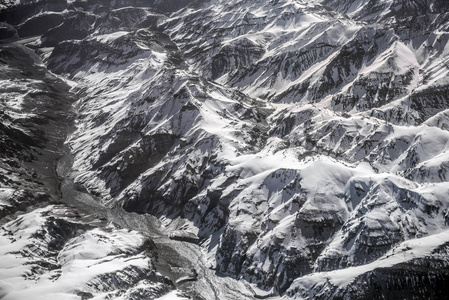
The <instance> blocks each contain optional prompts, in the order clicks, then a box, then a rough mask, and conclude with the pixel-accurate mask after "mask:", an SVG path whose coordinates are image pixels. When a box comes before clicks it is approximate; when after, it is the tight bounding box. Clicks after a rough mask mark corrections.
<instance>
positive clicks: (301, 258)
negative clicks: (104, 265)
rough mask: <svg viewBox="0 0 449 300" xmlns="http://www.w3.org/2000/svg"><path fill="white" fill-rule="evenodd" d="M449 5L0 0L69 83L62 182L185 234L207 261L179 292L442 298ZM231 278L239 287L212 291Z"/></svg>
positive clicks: (355, 0)
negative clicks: (70, 115) (70, 108)
mask: <svg viewBox="0 0 449 300" xmlns="http://www.w3.org/2000/svg"><path fill="white" fill-rule="evenodd" d="M448 9H449V7H448V6H447V4H446V3H445V2H444V1H439V0H431V1H420V0H414V1H408V2H404V1H396V0H385V1H367V0H366V1H362V0H344V1H340V0H315V1H300V0H296V1H295V0H282V1H259V0H239V1H222V0H210V1H156V0H155V1H138V0H129V1H111V2H109V1H106V2H101V1H96V2H93V1H67V2H66V1H34V2H33V3H31V2H28V3H22V2H20V1H10V2H7V3H6V4H4V5H3V8H2V10H1V12H0V17H1V21H3V22H4V23H2V27H1V29H2V30H1V31H0V33H1V34H2V37H4V38H5V39H4V42H5V43H6V44H5V45H12V41H14V40H17V39H19V40H21V41H22V43H23V44H26V46H27V47H28V48H31V49H33V50H34V52H36V53H37V54H39V55H40V58H41V59H42V60H43V63H44V64H45V66H46V67H47V68H48V69H49V70H51V71H52V72H54V73H56V74H59V75H60V76H63V77H65V78H67V79H69V80H70V82H71V84H72V89H71V91H70V92H71V93H73V95H76V97H77V98H78V100H77V101H76V102H75V104H74V107H75V114H76V116H75V120H74V128H73V131H72V132H71V134H70V135H69V136H68V138H67V141H66V145H67V154H66V157H65V159H64V160H63V162H64V163H63V167H61V169H64V172H63V173H64V175H65V176H64V180H63V182H62V187H63V188H62V191H63V199H64V198H65V199H68V198H76V199H81V198H83V199H84V198H86V199H89V200H86V201H87V202H88V203H90V204H89V205H92V207H95V208H96V209H97V210H101V208H100V207H105V208H106V209H110V210H112V211H114V212H115V211H119V215H120V216H126V217H124V218H125V219H126V220H127V221H126V222H118V221H117V217H116V216H115V220H114V218H113V220H112V221H116V222H118V223H119V224H120V225H121V226H125V227H131V228H132V229H137V230H140V231H143V232H145V231H148V230H151V229H149V228H148V227H145V226H142V227H139V225H138V223H139V222H141V221H142V220H143V219H141V218H142V217H137V215H133V214H132V212H138V213H141V214H149V215H152V216H155V217H157V218H158V219H159V220H160V221H161V222H162V226H163V227H164V228H165V229H164V231H171V237H172V238H173V239H181V240H187V241H190V242H192V241H193V242H199V244H200V247H201V249H202V250H201V251H202V255H200V257H201V259H200V260H198V262H199V261H201V266H203V267H204V265H208V266H209V267H210V268H211V269H210V270H207V268H203V267H201V268H200V269H201V270H202V271H201V272H203V273H201V274H200V276H199V277H200V279H199V281H198V282H197V283H193V284H192V286H193V287H200V286H202V285H203V284H205V286H209V287H210V286H214V288H205V289H204V292H201V289H199V292H198V293H197V294H192V293H190V294H189V293H187V295H186V296H189V295H190V297H193V298H195V297H196V298H200V297H203V298H210V297H215V298H216V299H222V298H223V297H225V298H226V299H231V298H234V297H235V299H239V297H240V298H242V297H249V298H251V297H273V298H280V297H283V298H286V299H288V298H298V299H303V298H306V299H307V298H310V299H315V298H319V299H334V298H335V299H340V298H342V299H353V298H361V299H362V298H370V299H371V298H379V299H380V298H383V297H387V298H388V297H393V295H394V297H396V296H398V297H399V296H400V297H405V298H409V297H410V298H413V297H415V298H417V299H418V298H429V297H434V298H442V297H443V295H444V294H445V292H446V291H445V289H446V288H445V286H446V285H444V284H442V283H445V282H447V279H448V259H449V258H448V256H447V249H446V248H447V242H448V241H449V236H448V234H447V232H448V231H447V228H446V226H447V224H448V211H449V202H448V201H447V199H448V195H449V186H448V184H447V176H448V174H447V172H448V166H449V164H448V160H449V159H448V158H449V156H448V155H449V154H448V153H449V152H447V150H448V148H449V132H448V128H449V123H448V121H447V116H448V102H447V101H448V100H447V99H448V90H447V89H448V82H447V73H448V71H449V69H448V67H447V64H446V61H447V57H448V52H447V51H448V50H447V48H448V40H449V39H448V32H447V27H448V26H449V23H448V21H449V20H448V16H449V14H448ZM15 44H17V43H16V42H15ZM5 47H12V46H5ZM20 49H24V48H23V47H22V48H20ZM25 49H26V48H25ZM15 51H19V49H17V50H14V51H13V52H15ZM21 51H25V50H21ZM26 51H30V50H26ZM36 59H38V58H36ZM8 63H9V62H8ZM11 77H12V78H20V76H19V75H17V74H13V75H11ZM20 89H22V90H25V91H26V90H29V89H30V87H29V86H26V85H20ZM66 92H67V91H66ZM24 93H26V92H20V91H19V92H17V93H16V94H14V95H11V96H10V97H9V98H8V99H13V100H7V101H10V102H11V101H16V99H18V97H19V96H18V94H24ZM29 93H31V92H29ZM70 95H72V94H70ZM10 102H8V104H5V107H10V106H12V105H11V104H9V103H10ZM11 103H12V102H11ZM17 111H18V113H23V112H26V110H24V109H23V108H17ZM62 111H64V109H63V110H62ZM11 118H12V117H11ZM16 119H17V120H18V119H20V118H19V117H17V116H14V117H13V120H16ZM3 120H7V119H2V126H3V127H5V126H6V127H7V126H9V125H8V124H9V123H7V121H3ZM29 122H31V120H25V121H24V122H23V124H29ZM50 127H52V128H53V127H54V126H50ZM2 130H3V129H2ZM21 131H23V130H22V129H21ZM29 135H31V136H35V135H36V134H35V133H32V134H29ZM6 136H9V137H10V136H11V134H10V133H8V132H7V133H6ZM59 138H61V137H60V136H59ZM50 140H52V139H50ZM60 142H61V141H59V143H60ZM7 144H8V145H10V144H9V143H5V145H7ZM11 145H13V146H11V149H16V148H17V147H19V146H18V145H16V144H11ZM23 145H24V143H23V142H22V143H21V144H20V146H21V147H22V146H23ZM8 147H9V146H8ZM23 147H25V146H23ZM40 147H41V148H43V149H47V148H48V147H49V146H46V145H41V146H40ZM5 149H6V148H5ZM56 149H60V147H59V146H57V147H56V148H55V150H54V151H56ZM11 152H14V151H12V150H11ZM24 153H27V152H26V151H25V152H24ZM11 155H12V154H11ZM27 159H29V160H31V159H32V158H31V157H30V158H27V157H25V156H24V157H17V158H16V160H17V161H26V160H27ZM55 159H56V158H52V160H53V161H54V160H55ZM18 178H22V179H20V180H23V178H26V177H23V176H22V177H21V176H18ZM80 195H85V196H80ZM25 198H26V197H25ZM66 201H67V200H66ZM81 202H82V201H81ZM77 203H79V202H77ZM78 205H79V204H78ZM10 206H12V207H15V205H13V204H11V205H10ZM122 208H123V209H124V210H125V211H128V212H129V213H126V212H124V211H122V210H121V209H122ZM10 213H11V212H8V213H7V214H10ZM39 213H40V212H39ZM36 214H38V211H36ZM129 218H135V221H131V222H130V221H129ZM144 222H145V221H144ZM8 226H11V225H8ZM5 228H6V227H5ZM114 230H118V231H119V229H114ZM136 234H137V233H136ZM111 243H112V244H113V242H111ZM164 243H165V242H164ZM180 245H183V247H185V249H189V247H194V246H192V245H189V244H186V243H185V242H181V244H180ZM136 247H137V249H140V248H139V246H138V245H136ZM170 247H171V246H169V248H170ZM195 247H196V246H195ZM192 249H197V248H192ZM197 250H198V249H197ZM197 250H192V251H197ZM136 251H137V250H136ZM186 251H187V250H186ZM188 251H190V250H188ZM131 252H132V251H131ZM195 253H198V252H195ZM18 264H20V262H19V263H18ZM206 275H207V276H206ZM217 275H219V276H218V277H216V276H217ZM155 276H156V275H155ZM209 276H210V278H212V279H211V280H212V281H211V282H208V283H205V281H204V280H205V279H204V278H206V277H209ZM136 277H139V278H140V277H141V275H139V274H137V275H136ZM156 277H157V276H156ZM156 277H154V278H153V277H152V278H153V279H154V280H155V281H154V282H155V283H152V284H157V283H158V282H161V281H160V280H162V279H160V278H162V277H157V278H156ZM172 279H173V280H172V282H173V281H176V279H179V276H178V278H174V277H172ZM233 279H237V280H238V281H236V280H233ZM223 280H224V281H223ZM228 280H229V281H228ZM226 285H227V286H234V287H237V288H233V289H235V290H240V291H241V293H243V294H242V295H239V294H238V293H237V292H236V293H234V294H233V292H229V294H220V293H225V292H224V290H226V289H225V288H224V287H225V286H226ZM379 287H380V289H379ZM172 288H173V287H172ZM172 288H168V289H166V290H164V291H168V290H170V289H172ZM233 289H231V290H233ZM206 290H207V291H206ZM191 291H192V290H191ZM220 295H221V296H220ZM224 295H226V296H224ZM123 297H125V298H126V297H128V298H130V297H134V296H130V295H124V296H123ZM136 297H137V296H136Z"/></svg>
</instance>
